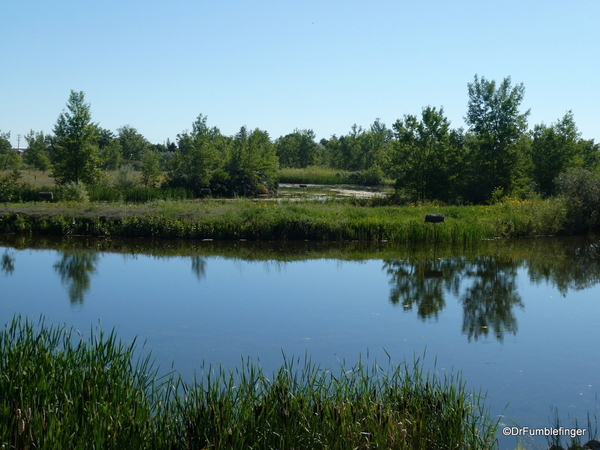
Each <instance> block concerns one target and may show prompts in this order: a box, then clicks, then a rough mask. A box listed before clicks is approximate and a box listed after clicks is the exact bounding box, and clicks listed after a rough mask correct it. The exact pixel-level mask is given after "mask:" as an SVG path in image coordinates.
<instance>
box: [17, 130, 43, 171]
mask: <svg viewBox="0 0 600 450" xmlns="http://www.w3.org/2000/svg"><path fill="white" fill-rule="evenodd" d="M25 141H27V150H26V151H25V154H24V156H23V159H24V160H25V162H26V163H27V164H29V165H31V166H33V167H35V168H36V169H37V170H42V171H46V170H48V169H49V168H50V153H49V151H48V149H49V146H50V137H49V136H46V135H45V134H44V132H42V131H40V132H39V133H36V132H35V131H33V130H31V131H30V132H29V134H27V135H25Z"/></svg>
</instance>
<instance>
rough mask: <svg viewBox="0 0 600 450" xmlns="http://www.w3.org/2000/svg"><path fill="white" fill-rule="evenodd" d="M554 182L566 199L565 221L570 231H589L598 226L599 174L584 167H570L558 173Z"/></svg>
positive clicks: (599, 221) (599, 217)
mask: <svg viewBox="0 0 600 450" xmlns="http://www.w3.org/2000/svg"><path fill="white" fill-rule="evenodd" d="M556 184H557V186H558V189H559V192H560V194H561V195H563V196H564V197H565V198H566V199H567V200H568V201H567V202H566V204H567V221H568V223H569V226H570V228H571V230H572V231H574V232H581V231H591V230H593V229H596V228H598V227H599V226H600V215H599V211H600V175H599V174H598V173H595V172H591V171H589V170H586V169H572V170H569V171H567V172H565V173H563V174H562V175H560V176H559V177H558V178H557V180H556Z"/></svg>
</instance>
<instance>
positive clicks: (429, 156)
mask: <svg viewBox="0 0 600 450" xmlns="http://www.w3.org/2000/svg"><path fill="white" fill-rule="evenodd" d="M393 129H394V132H395V137H396V140H395V141H394V143H393V144H392V148H393V151H392V155H393V159H392V161H393V166H394V169H395V172H396V173H397V175H398V178H397V181H396V187H397V188H403V189H407V190H408V191H409V192H412V193H413V196H414V198H415V200H421V201H422V200H442V201H449V200H450V199H451V198H452V197H453V196H454V195H456V191H457V181H458V178H459V176H460V171H459V170H460V169H459V168H460V167H461V164H460V163H461V150H462V149H461V148H460V147H459V145H457V140H456V139H453V137H452V132H451V129H450V121H449V120H448V119H447V118H446V117H445V116H444V109H443V108H440V109H439V110H438V109H436V108H435V107H431V106H427V107H426V108H423V111H422V113H421V119H420V120H419V119H418V118H417V117H416V116H414V115H405V116H404V119H402V120H397V121H396V122H395V123H394V125H393Z"/></svg>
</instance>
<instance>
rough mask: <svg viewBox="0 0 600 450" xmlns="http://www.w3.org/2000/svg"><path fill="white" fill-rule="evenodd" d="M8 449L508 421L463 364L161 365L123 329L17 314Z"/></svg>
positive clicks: (456, 437) (304, 441) (467, 444)
mask: <svg viewBox="0 0 600 450" xmlns="http://www.w3.org/2000/svg"><path fill="white" fill-rule="evenodd" d="M0 355H1V358H0V447H2V448H5V449H34V448H52V449H54V448H56V449H59V448H68V449H84V448H85V449H117V448H118V449H123V448H127V449H198V450H200V449H276V448H277V449H331V450H336V449H340V450H342V449H343V450H346V449H349V448H352V449H423V450H425V449H430V448H439V449H451V448H452V449H454V448H461V449H474V450H475V449H476V450H481V449H491V448H496V442H495V433H496V428H497V422H496V421H493V420H492V419H490V417H489V415H488V410H487V409H486V407H485V396H484V395H481V393H480V392H474V391H470V390H468V389H467V387H466V384H465V382H464V381H463V380H462V379H461V377H460V375H453V376H447V377H444V378H440V377H438V376H436V375H435V374H434V373H432V372H427V373H425V372H424V371H423V369H422V363H421V361H420V360H419V359H418V358H417V359H415V360H414V361H413V363H412V364H408V363H403V364H400V365H397V366H394V365H390V368H389V369H386V370H383V369H382V368H381V367H380V366H378V365H377V364H373V365H372V366H370V367H367V366H366V365H364V364H363V363H362V362H361V361H360V360H359V362H358V363H357V364H356V365H355V366H353V367H350V368H347V367H345V366H344V365H342V366H341V367H340V368H339V369H338V370H335V371H332V370H325V369H321V368H320V367H319V366H318V365H316V364H314V363H313V362H312V361H311V360H310V357H308V356H305V357H304V358H303V359H302V358H295V359H294V358H291V359H288V358H285V356H284V362H283V365H282V366H281V368H280V369H279V370H277V371H276V372H275V373H274V374H273V375H272V376H268V375H266V374H265V373H264V371H263V370H262V368H261V367H260V366H259V365H257V364H256V363H254V362H253V361H252V360H251V359H242V363H241V365H240V366H239V367H238V368H235V369H226V368H224V367H222V366H218V367H212V366H206V365H205V366H203V367H202V368H201V371H200V374H199V376H198V377H197V378H196V379H195V380H194V381H193V382H192V383H185V382H184V381H182V380H181V378H180V377H179V376H176V375H175V374H174V373H171V374H168V375H166V376H163V377H160V376H159V375H158V370H157V369H156V368H154V367H153V363H152V360H151V359H150V355H148V356H145V357H143V356H136V355H137V352H136V349H135V344H131V345H124V344H123V343H121V341H120V340H119V339H117V337H116V335H115V333H114V332H111V333H109V334H106V333H103V332H102V331H101V330H99V329H96V330H92V333H91V334H90V337H89V338H87V339H86V338H84V337H83V336H82V335H79V334H75V333H73V331H72V330H71V329H67V328H65V327H64V326H54V325H46V324H45V323H44V321H43V319H40V321H39V322H38V323H37V324H34V323H32V322H31V321H28V320H22V319H21V318H20V317H19V316H16V317H15V318H13V320H12V321H11V322H10V323H8V324H7V325H6V326H5V328H4V330H3V331H2V332H0Z"/></svg>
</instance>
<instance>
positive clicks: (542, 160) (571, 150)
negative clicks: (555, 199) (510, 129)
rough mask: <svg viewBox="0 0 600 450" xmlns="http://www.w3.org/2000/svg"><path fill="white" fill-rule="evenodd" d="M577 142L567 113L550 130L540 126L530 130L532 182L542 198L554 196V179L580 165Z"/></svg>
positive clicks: (577, 134)
mask: <svg viewBox="0 0 600 450" xmlns="http://www.w3.org/2000/svg"><path fill="white" fill-rule="evenodd" d="M578 140H579V132H578V131H577V126H576V125H575V120H574V119H573V113H572V112H571V111H568V112H567V113H566V114H565V115H564V117H563V118H562V119H560V120H558V121H557V122H556V123H554V124H552V125H551V126H550V127H547V126H546V125H544V124H541V125H536V126H535V127H534V129H533V132H532V142H531V160H532V163H533V181H534V182H535V183H536V184H537V186H538V188H539V190H540V193H541V194H542V195H544V196H549V195H553V194H555V193H556V186H555V180H556V177H558V176H559V175H560V174H561V173H563V172H565V171H566V170H567V169H568V168H573V167H577V166H580V165H582V164H583V158H581V156H580V154H581V151H580V146H579V145H578Z"/></svg>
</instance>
